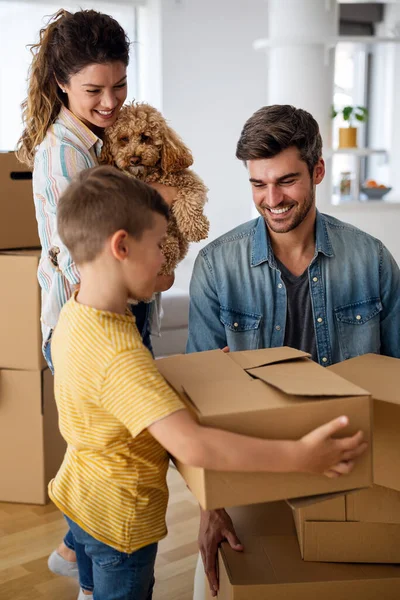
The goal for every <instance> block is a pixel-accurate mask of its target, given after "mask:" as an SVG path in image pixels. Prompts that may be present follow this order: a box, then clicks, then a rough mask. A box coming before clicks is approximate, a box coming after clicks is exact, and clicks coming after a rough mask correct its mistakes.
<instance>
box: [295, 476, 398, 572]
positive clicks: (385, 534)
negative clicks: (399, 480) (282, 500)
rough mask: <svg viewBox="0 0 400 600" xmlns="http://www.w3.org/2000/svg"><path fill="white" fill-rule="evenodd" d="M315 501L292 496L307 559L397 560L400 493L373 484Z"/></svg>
mask: <svg viewBox="0 0 400 600" xmlns="http://www.w3.org/2000/svg"><path fill="white" fill-rule="evenodd" d="M314 502H315V503H314V504H304V501H303V500H301V499H300V500H291V501H289V505H290V506H291V507H292V509H293V516H294V521H295V525H296V531H297V537H298V540H299V546H300V552H301V555H302V557H303V558H304V560H306V561H322V562H352V563H357V562H361V563H400V524H399V523H400V494H399V493H398V492H394V491H392V490H386V489H385V488H382V487H379V486H374V487H372V488H369V489H366V490H360V491H356V492H354V493H350V494H346V495H345V496H337V497H336V498H331V499H328V500H325V501H321V497H320V499H318V498H317V497H314Z"/></svg>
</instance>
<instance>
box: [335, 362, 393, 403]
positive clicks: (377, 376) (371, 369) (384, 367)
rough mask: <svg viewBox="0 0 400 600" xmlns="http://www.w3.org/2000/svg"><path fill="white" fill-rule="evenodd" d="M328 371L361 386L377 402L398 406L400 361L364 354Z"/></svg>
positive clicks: (338, 364)
mask: <svg viewBox="0 0 400 600" xmlns="http://www.w3.org/2000/svg"><path fill="white" fill-rule="evenodd" d="M328 368H329V370H330V371H332V372H333V373H336V374H337V375H340V376H341V377H344V378H346V379H347V380H348V381H351V382H352V383H355V384H356V385H361V386H362V387H364V388H366V389H367V390H369V393H370V394H372V396H373V397H374V398H376V399H377V400H383V401H384V402H391V403H392V404H400V360H399V359H398V358H391V357H389V356H382V355H380V354H364V355H363V356H358V357H356V358H350V359H349V360H345V361H343V362H341V363H337V364H336V365H332V366H331V367H328Z"/></svg>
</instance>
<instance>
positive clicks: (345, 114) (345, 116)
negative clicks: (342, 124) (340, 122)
mask: <svg viewBox="0 0 400 600" xmlns="http://www.w3.org/2000/svg"><path fill="white" fill-rule="evenodd" d="M353 110H354V109H353V107H352V106H345V107H344V109H343V111H342V112H343V119H344V120H345V121H349V120H350V117H351V116H352V113H353Z"/></svg>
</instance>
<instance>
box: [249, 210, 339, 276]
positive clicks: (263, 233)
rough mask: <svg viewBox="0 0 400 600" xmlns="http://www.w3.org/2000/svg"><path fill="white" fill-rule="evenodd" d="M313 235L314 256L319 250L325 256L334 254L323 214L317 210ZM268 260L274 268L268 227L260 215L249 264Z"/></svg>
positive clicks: (255, 265) (254, 265)
mask: <svg viewBox="0 0 400 600" xmlns="http://www.w3.org/2000/svg"><path fill="white" fill-rule="evenodd" d="M315 229H316V235H315V256H317V254H319V253H320V252H321V253H322V254H324V255H325V256H328V257H332V256H334V252H333V248H332V243H331V240H330V237H329V233H328V229H327V226H326V223H325V219H324V215H322V214H321V213H320V212H319V211H318V210H317V215H316V226H315ZM264 262H268V263H269V264H270V266H271V267H275V268H276V261H275V256H274V253H273V250H272V245H271V240H270V237H269V233H268V227H267V225H266V224H265V221H264V219H263V218H262V217H259V218H258V220H257V223H256V227H255V230H254V238H253V243H252V249H251V266H252V267H257V266H258V265H260V264H262V263H264Z"/></svg>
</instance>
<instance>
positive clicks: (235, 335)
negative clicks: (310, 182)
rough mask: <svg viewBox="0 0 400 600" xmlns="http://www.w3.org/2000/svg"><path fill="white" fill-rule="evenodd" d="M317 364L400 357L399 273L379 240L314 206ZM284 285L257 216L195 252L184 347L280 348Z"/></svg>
mask: <svg viewBox="0 0 400 600" xmlns="http://www.w3.org/2000/svg"><path fill="white" fill-rule="evenodd" d="M308 279H309V286H310V294H311V303H312V310H313V320H314V329H315V337H316V343H317V351H318V362H319V363H320V364H321V365H323V366H329V365H332V364H334V363H337V362H340V361H342V360H345V359H348V358H352V357H354V356H359V355H361V354H366V353H369V352H373V353H377V354H385V355H387V356H393V357H396V358H400V271H399V268H398V266H397V264H396V262H395V260H394V259H393V257H392V255H391V254H390V252H389V251H388V250H387V249H386V248H385V246H384V245H383V244H382V243H381V242H380V241H379V240H377V239H376V238H373V237H372V236H370V235H368V234H367V233H364V232H363V231H360V230H359V229H357V228H356V227H353V226H352V225H349V224H347V223H343V222H342V221H339V220H338V219H335V218H334V217H331V216H328V215H324V214H321V213H319V212H317V217H316V245H315V254H314V257H313V259H312V261H311V263H310V265H309V267H308ZM286 308H287V300H286V289H285V285H284V283H283V281H282V278H281V273H280V271H279V269H278V266H277V263H276V261H275V257H274V254H273V251H272V246H271V242H270V238H269V235H268V228H267V226H266V224H265V222H264V219H263V218H261V217H259V218H258V219H255V220H253V221H250V222H248V223H245V224H243V225H240V226H239V227H237V228H236V229H233V230H232V231H230V232H229V233H227V234H225V235H223V236H221V237H220V238H218V239H217V240H215V241H214V242H211V243H210V244H208V245H207V246H206V247H205V248H204V249H203V250H201V251H200V253H199V255H198V257H197V259H196V263H195V266H194V271H193V275H192V280H191V284H190V311H189V339H188V345H187V352H200V351H203V350H211V349H215V348H223V347H224V346H229V348H230V350H231V351H236V350H254V349H257V348H274V347H277V346H282V345H283V341H284V338H285V325H286Z"/></svg>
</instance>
